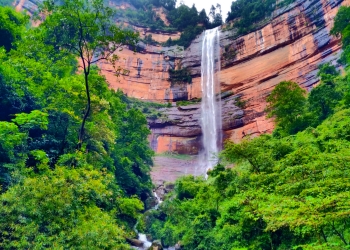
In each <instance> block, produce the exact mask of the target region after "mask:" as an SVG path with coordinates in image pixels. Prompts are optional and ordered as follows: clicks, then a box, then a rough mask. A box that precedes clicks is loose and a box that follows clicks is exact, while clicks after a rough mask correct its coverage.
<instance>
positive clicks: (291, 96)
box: [266, 81, 306, 133]
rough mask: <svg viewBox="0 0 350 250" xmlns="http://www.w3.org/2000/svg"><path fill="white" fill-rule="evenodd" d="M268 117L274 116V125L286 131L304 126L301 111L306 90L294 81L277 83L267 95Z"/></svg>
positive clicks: (290, 131)
mask: <svg viewBox="0 0 350 250" xmlns="http://www.w3.org/2000/svg"><path fill="white" fill-rule="evenodd" d="M266 101H267V108H266V111H267V114H268V117H274V118H275V121H276V125H277V126H278V127H281V128H282V129H283V130H284V131H285V132H287V133H296V132H297V131H300V130H302V129H304V128H305V126H306V125H305V124H304V123H303V112H304V108H305V104H306V91H305V90H304V89H302V88H301V87H299V85H298V84H297V83H295V82H290V81H283V82H281V83H279V84H278V85H277V86H276V87H275V88H274V90H273V91H272V92H271V94H270V95H269V96H268V97H267V99H266Z"/></svg>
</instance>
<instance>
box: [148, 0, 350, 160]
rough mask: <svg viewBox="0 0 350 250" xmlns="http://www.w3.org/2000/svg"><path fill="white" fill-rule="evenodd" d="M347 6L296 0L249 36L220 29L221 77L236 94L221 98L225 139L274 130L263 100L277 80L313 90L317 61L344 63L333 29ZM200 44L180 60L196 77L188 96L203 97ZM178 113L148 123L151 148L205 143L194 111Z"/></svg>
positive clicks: (336, 0) (194, 148)
mask: <svg viewBox="0 0 350 250" xmlns="http://www.w3.org/2000/svg"><path fill="white" fill-rule="evenodd" d="M349 4H350V1H342V0H306V1H305V0H297V1H295V2H294V3H293V4H291V5H289V6H286V7H284V8H282V9H278V10H276V11H275V12H274V13H273V15H272V17H271V19H270V20H269V21H265V24H263V25H261V28H260V29H257V30H256V31H254V32H251V33H249V34H247V35H244V36H240V37H238V36H237V35H236V33H235V30H234V29H231V30H229V29H227V28H225V26H224V27H222V34H221V41H220V46H221V67H222V69H221V72H220V74H219V79H220V85H221V89H222V91H223V92H224V93H232V95H233V96H231V97H230V96H229V97H226V98H223V102H222V105H223V117H224V119H223V125H224V127H223V129H224V139H229V140H233V141H236V142H238V141H240V140H242V138H243V137H246V136H252V137H254V136H258V135H260V134H262V133H270V132H272V130H273V127H274V126H273V121H272V120H271V119H267V118H266V116H265V113H264V109H265V107H266V101H265V100H266V97H267V96H268V94H269V93H270V92H271V91H272V90H273V88H274V87H275V86H276V85H277V84H278V83H279V82H281V81H285V80H291V81H295V82H297V83H298V84H299V85H300V86H302V87H303V88H305V89H307V90H308V91H310V90H311V89H312V88H313V87H314V86H315V85H317V84H318V82H319V78H318V77H317V72H318V65H320V64H323V63H326V62H330V63H332V64H333V65H335V66H337V67H340V65H338V64H337V59H338V58H339V56H340V53H341V44H340V41H339V39H338V38H335V37H332V36H331V35H330V34H329V31H330V29H331V28H332V26H333V20H334V17H335V15H336V13H337V11H338V8H339V7H340V5H349ZM201 43H202V37H198V38H197V39H196V40H194V41H193V42H192V44H191V46H190V47H189V48H188V49H187V50H186V51H185V56H184V58H183V59H182V61H181V64H182V67H188V68H190V69H191V72H192V75H193V80H192V84H190V85H188V86H187V91H188V97H189V98H200V97H201V82H200V66H201V62H200V60H201ZM232 100H235V102H233V103H232ZM238 104H239V105H238ZM238 106H241V108H239V107H238ZM176 112H177V116H176V117H175V118H174V117H173V113H174V108H172V109H169V110H166V111H165V113H168V114H170V116H169V119H168V120H167V121H164V122H163V123H161V122H158V123H150V126H151V129H152V147H153V148H154V150H156V151H157V152H164V151H177V152H178V153H183V152H184V151H186V152H187V153H189V154H194V153H196V152H198V151H199V150H200V145H201V143H200V140H201V139H200V137H201V131H200V128H199V127H198V126H199V122H198V120H197V116H192V120H190V121H188V115H189V114H191V112H193V110H191V112H190V111H187V110H186V108H185V107H179V108H178V109H177V111H176ZM156 142H157V143H156ZM184 149H186V150H184Z"/></svg>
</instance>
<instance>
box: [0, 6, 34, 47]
mask: <svg viewBox="0 0 350 250" xmlns="http://www.w3.org/2000/svg"><path fill="white" fill-rule="evenodd" d="M3 5H8V3H6V2H4V3H2V2H0V6H3ZM28 20H29V18H28V16H24V15H22V14H20V13H17V12H16V11H15V10H14V9H12V8H10V7H5V8H0V37H1V39H0V48H1V47H4V48H5V50H6V51H7V52H8V51H10V50H11V49H12V48H13V47H14V46H15V42H17V41H19V40H20V39H21V36H22V33H23V31H24V29H25V25H26V24H27V23H28Z"/></svg>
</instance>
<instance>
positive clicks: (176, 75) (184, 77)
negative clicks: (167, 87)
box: [169, 67, 192, 85]
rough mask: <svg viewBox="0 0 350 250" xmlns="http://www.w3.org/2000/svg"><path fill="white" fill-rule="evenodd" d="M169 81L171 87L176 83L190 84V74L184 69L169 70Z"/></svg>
mask: <svg viewBox="0 0 350 250" xmlns="http://www.w3.org/2000/svg"><path fill="white" fill-rule="evenodd" d="M169 79H170V81H171V84H172V85H174V84H176V83H190V84H191V83H192V77H191V72H190V70H189V69H188V68H186V67H185V68H182V69H178V70H174V69H169Z"/></svg>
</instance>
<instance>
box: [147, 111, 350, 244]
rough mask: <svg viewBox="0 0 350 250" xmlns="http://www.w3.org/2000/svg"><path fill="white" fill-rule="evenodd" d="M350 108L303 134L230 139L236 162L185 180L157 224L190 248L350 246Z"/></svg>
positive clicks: (155, 229)
mask: <svg viewBox="0 0 350 250" xmlns="http://www.w3.org/2000/svg"><path fill="white" fill-rule="evenodd" d="M349 114H350V110H349V109H346V110H343V111H340V112H337V113H335V114H334V115H333V116H331V117H329V118H328V119H327V120H325V121H324V122H323V123H322V124H321V125H320V126H318V127H317V128H316V129H313V128H310V129H306V130H304V131H303V132H299V133H298V134H296V135H295V136H287V137H284V138H282V139H278V138H274V137H272V136H269V135H265V136H261V137H259V138H255V139H252V140H245V141H243V142H242V143H240V144H234V143H232V142H230V143H227V144H226V146H225V148H226V149H225V150H224V155H223V156H224V157H225V158H226V159H227V160H228V161H229V162H233V163H235V167H234V168H232V169H231V168H225V167H224V166H223V165H218V166H217V167H216V168H214V170H212V171H210V172H209V179H208V181H203V180H198V179H196V178H194V177H186V178H183V179H180V180H178V181H177V182H176V188H175V190H174V193H173V194H172V196H170V197H172V198H171V199H168V200H166V201H165V202H163V203H162V206H161V208H160V210H159V211H158V212H155V213H153V214H151V215H148V217H146V218H147V219H146V223H149V224H150V230H149V231H150V232H151V233H153V234H155V236H156V237H157V238H161V239H162V241H163V242H164V243H165V244H166V245H171V244H174V243H176V242H177V241H180V242H181V244H182V245H183V249H294V248H295V249H297V248H298V247H302V249H346V248H347V247H348V242H349V240H350V231H349V227H348V226H347V225H348V223H349V222H350V221H349V213H350V212H349V211H350V210H349V208H350V203H349V196H350V192H349V185H348V181H347V180H348V178H349V177H350V172H349V170H348V169H349V166H348V165H349V157H350V155H349V153H348V151H349V147H350V140H349V138H350V136H349V135H350V130H349V129H348V128H349V126H348V124H349V122H350V119H349V117H350V116H349ZM336 246H337V247H338V248H335V247H336ZM322 247H323V248H322Z"/></svg>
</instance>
